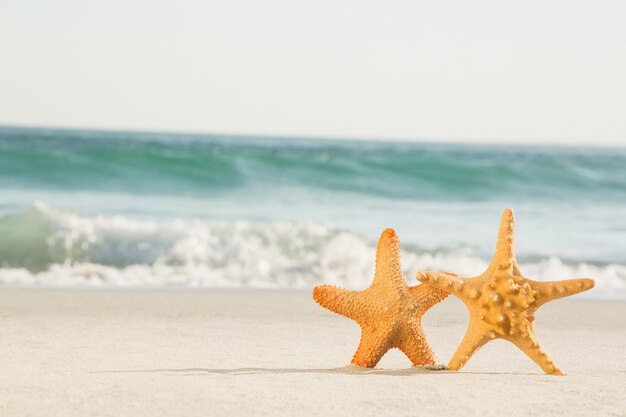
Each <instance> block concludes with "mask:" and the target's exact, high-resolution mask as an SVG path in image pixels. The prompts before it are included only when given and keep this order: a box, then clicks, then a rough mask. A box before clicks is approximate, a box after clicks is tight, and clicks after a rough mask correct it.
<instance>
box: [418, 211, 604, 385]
mask: <svg viewBox="0 0 626 417" xmlns="http://www.w3.org/2000/svg"><path fill="white" fill-rule="evenodd" d="M514 243H515V236H514V217H513V211H512V210H510V209H506V210H505V211H504V214H503V215H502V220H501V222H500V230H499V232H498V241H497V243H496V252H495V254H494V256H493V260H492V261H491V264H490V265H489V267H488V268H487V270H486V271H485V272H483V273H482V275H479V276H478V277H475V278H467V279H459V278H457V277H445V276H444V277H442V276H441V275H435V274H431V273H418V274H417V279H418V280H420V281H422V282H424V283H427V284H428V285H431V286H433V287H434V288H439V289H442V290H444V291H447V292H449V293H451V294H454V295H456V296H457V297H458V298H460V299H461V300H462V301H463V302H464V303H465V305H466V306H467V308H468V310H469V313H470V323H469V327H468V329H467V332H466V334H465V337H464V338H463V340H462V341H461V344H460V345H459V347H458V348H457V350H456V352H455V353H454V355H453V356H452V359H451V360H450V363H449V364H448V369H452V370H458V369H461V368H462V367H463V365H465V364H466V363H467V361H468V360H469V358H470V357H471V356H472V355H473V354H474V353H475V352H476V351H477V350H478V349H480V348H481V347H482V346H483V345H484V344H485V343H487V342H489V341H490V340H493V339H496V338H498V339H504V340H508V341H509V342H511V343H513V344H514V345H515V346H517V347H518V348H519V349H520V350H522V352H524V353H525V354H526V355H527V356H528V357H529V358H530V359H532V360H533V361H534V362H535V363H537V365H539V366H540V367H541V369H543V370H544V372H546V373H548V374H553V375H563V372H562V371H561V370H560V369H559V368H558V367H557V365H556V364H555V363H554V361H553V360H552V359H551V358H550V356H548V354H547V353H546V351H545V350H544V349H543V347H542V346H541V344H540V343H539V340H538V338H537V334H536V332H535V326H534V323H533V321H534V320H535V316H534V313H535V311H536V310H537V309H538V308H539V307H540V306H541V305H543V304H545V303H547V302H548V301H552V300H554V299H557V298H561V297H566V296H568V295H573V294H576V293H579V292H582V291H586V290H588V289H591V288H593V286H594V281H593V280H592V279H573V280H568V281H553V282H537V281H533V280H530V279H528V278H524V277H523V276H522V274H521V272H520V270H519V266H518V265H517V260H516V259H515V248H514Z"/></svg>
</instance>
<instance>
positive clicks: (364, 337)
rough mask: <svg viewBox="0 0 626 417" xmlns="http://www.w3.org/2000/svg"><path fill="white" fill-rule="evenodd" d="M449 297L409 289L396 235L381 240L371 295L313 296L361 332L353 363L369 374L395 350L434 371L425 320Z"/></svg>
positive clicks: (317, 292)
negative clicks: (390, 351) (352, 321)
mask: <svg viewBox="0 0 626 417" xmlns="http://www.w3.org/2000/svg"><path fill="white" fill-rule="evenodd" d="M442 276H443V274H442ZM447 295H448V293H447V292H445V291H441V290H438V289H435V288H432V287H429V286H426V285H418V286H415V287H408V286H407V284H406V281H405V279H404V276H403V275H402V270H401V268H400V242H399V240H398V236H397V235H396V232H395V231H394V230H393V229H387V230H385V231H384V232H383V233H382V235H381V236H380V239H379V241H378V249H377V252H376V272H375V275H374V281H373V282H372V285H371V286H370V287H369V288H368V289H366V290H364V291H349V290H346V289H343V288H338V287H334V286H331V285H320V286H318V287H315V289H314V290H313V299H314V300H315V301H317V302H318V303H319V304H320V305H321V306H322V307H325V308H327V309H329V310H331V311H333V312H335V313H338V314H341V315H343V316H346V317H348V318H351V319H352V320H354V321H356V322H357V323H358V324H359V326H361V342H360V343H359V347H358V349H357V351H356V353H355V354H354V357H353V358H352V363H353V364H355V365H358V366H363V367H368V368H373V367H374V366H376V364H377V363H378V361H380V359H381V358H382V357H383V355H384V354H385V353H386V352H387V351H388V350H389V349H391V348H398V349H400V350H401V351H402V352H404V354H405V355H406V356H408V358H409V359H410V360H411V362H412V363H413V365H434V364H435V360H436V358H435V354H434V353H433V351H432V349H431V348H430V346H429V345H428V342H427V341H426V337H425V336H424V332H423V330H422V324H421V319H422V316H423V315H424V313H425V312H426V311H427V310H428V309H429V308H430V307H432V306H433V305H435V304H437V303H438V302H440V301H441V300H443V299H444V298H446V297H447Z"/></svg>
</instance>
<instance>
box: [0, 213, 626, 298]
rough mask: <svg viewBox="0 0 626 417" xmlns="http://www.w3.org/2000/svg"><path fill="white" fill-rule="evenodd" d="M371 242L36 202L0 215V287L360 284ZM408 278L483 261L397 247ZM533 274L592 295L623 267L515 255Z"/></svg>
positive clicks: (292, 227) (279, 226)
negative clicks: (585, 286) (587, 283)
mask: <svg viewBox="0 0 626 417" xmlns="http://www.w3.org/2000/svg"><path fill="white" fill-rule="evenodd" d="M375 245H376V242H375V241H374V240H371V239H368V238H365V237H363V236H361V235H360V234H358V233H355V232H352V231H350V230H342V229H337V228H334V227H332V226H331V225H328V224H318V223H302V222H264V223H256V222H250V221H235V222H218V221H206V220H166V221H163V220H159V221H156V220H155V221H150V220H137V219H132V218H128V217H124V216H84V215H79V214H76V213H72V212H69V211H64V210H58V209H53V208H50V207H47V206H45V205H43V204H41V203H36V204H35V205H34V206H33V207H32V208H30V209H28V210H26V211H23V212H21V213H17V214H10V215H5V216H2V217H0V259H1V260H2V265H1V268H0V284H4V285H45V286H69V285H85V286H102V285H105V286H140V287H145V286H168V287H172V286H173V287H227V288H237V287H249V288H310V287H312V286H314V285H317V284H319V283H330V284H336V285H341V286H346V287H349V288H363V287H365V286H366V285H367V284H368V283H369V282H370V280H371V277H372V275H373V268H374V265H373V260H374V254H375ZM403 249H404V251H403V253H402V264H403V268H404V272H405V276H406V277H407V279H408V281H409V283H417V281H415V280H414V278H413V277H414V276H415V273H416V272H417V271H418V270H439V271H455V272H456V273H459V274H460V275H462V276H472V275H475V274H478V273H480V272H481V271H482V270H483V269H484V268H485V267H486V266H487V260H486V259H485V258H484V257H481V256H479V255H477V254H474V253H472V251H471V250H469V249H462V248H461V249H459V248H455V249H453V250H452V249H446V248H429V249H423V248H419V247H415V246H410V245H403ZM521 261H522V262H521V263H522V267H523V271H524V272H525V274H526V275H527V276H529V277H533V278H535V279H540V280H543V279H565V278H571V277H593V278H595V279H596V280H597V284H596V286H597V288H598V290H597V291H596V290H594V292H595V293H596V295H597V294H604V296H610V297H616V298H623V297H624V295H626V266H625V265H620V264H606V265H591V264H587V263H567V262H564V261H562V260H560V259H559V258H556V257H546V258H543V259H533V260H532V262H524V259H523V258H522V259H521Z"/></svg>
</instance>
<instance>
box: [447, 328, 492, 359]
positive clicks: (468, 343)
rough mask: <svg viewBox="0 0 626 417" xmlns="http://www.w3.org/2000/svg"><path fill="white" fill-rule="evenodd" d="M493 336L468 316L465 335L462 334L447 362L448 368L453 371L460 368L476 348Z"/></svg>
mask: <svg viewBox="0 0 626 417" xmlns="http://www.w3.org/2000/svg"><path fill="white" fill-rule="evenodd" d="M493 338H495V334H494V333H493V332H489V331H488V330H486V329H485V328H484V327H483V326H481V325H480V324H479V323H478V322H477V321H475V320H472V318H471V317H470V324H469V326H468V328H467V331H466V332H465V336H463V340H462V341H461V343H460V344H459V347H457V349H456V352H454V355H452V358H451V359H450V362H449V363H448V369H451V370H453V371H458V370H459V369H461V368H462V367H463V366H464V365H465V364H466V363H467V361H469V359H470V358H471V357H472V355H473V354H474V353H475V352H476V351H477V350H478V349H480V348H481V347H482V346H483V345H484V344H485V343H487V342H488V341H489V340H492V339H493Z"/></svg>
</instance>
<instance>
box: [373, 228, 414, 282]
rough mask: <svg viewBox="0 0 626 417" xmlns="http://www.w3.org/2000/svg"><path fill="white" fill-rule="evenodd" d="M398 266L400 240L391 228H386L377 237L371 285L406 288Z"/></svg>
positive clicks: (400, 268)
mask: <svg viewBox="0 0 626 417" xmlns="http://www.w3.org/2000/svg"><path fill="white" fill-rule="evenodd" d="M406 286H407V285H406V281H405V280H404V276H403V275H402V267H401V266H400V240H399V239H398V235H397V234H396V232H395V231H394V230H393V229H386V230H385V231H384V232H383V233H382V234H381V235H380V238H379V239H378V247H377V249H376V271H375V274H374V281H373V282H372V287H387V288H394V289H397V290H398V291H402V290H403V289H406Z"/></svg>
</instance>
